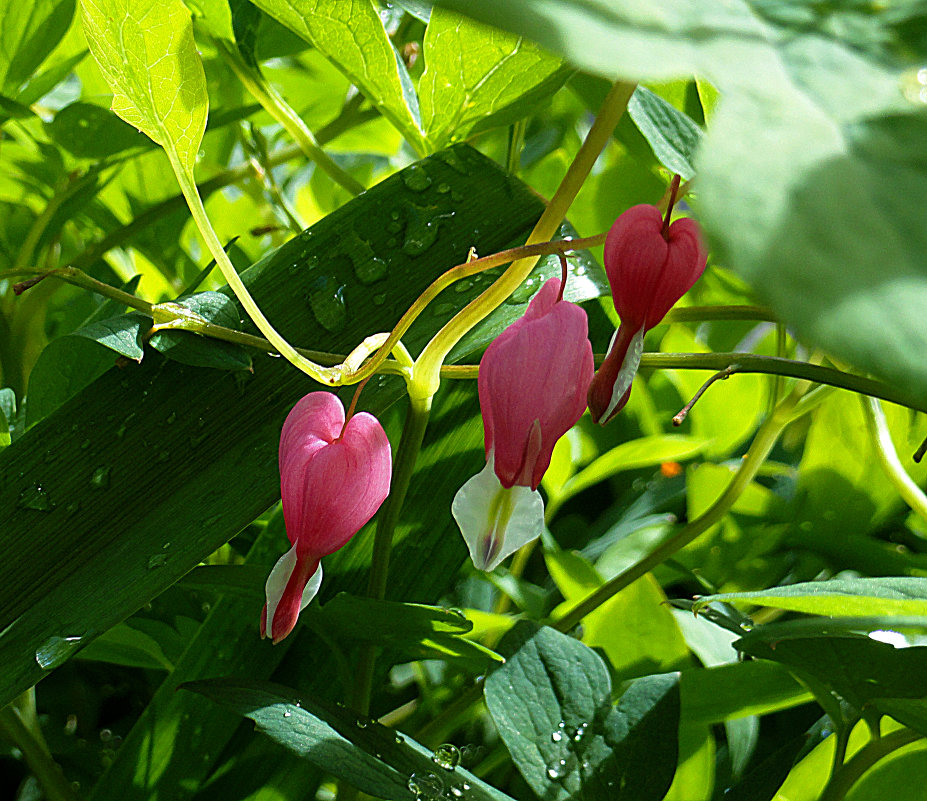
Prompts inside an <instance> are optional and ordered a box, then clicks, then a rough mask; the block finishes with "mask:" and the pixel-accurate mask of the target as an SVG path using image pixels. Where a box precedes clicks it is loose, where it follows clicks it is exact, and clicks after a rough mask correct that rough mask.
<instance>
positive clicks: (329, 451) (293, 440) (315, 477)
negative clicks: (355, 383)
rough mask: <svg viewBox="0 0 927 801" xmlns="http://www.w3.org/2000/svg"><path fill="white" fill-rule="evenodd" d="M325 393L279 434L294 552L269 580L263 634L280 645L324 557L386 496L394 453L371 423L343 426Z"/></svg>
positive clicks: (355, 419) (314, 586) (307, 401)
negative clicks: (392, 453) (392, 454)
mask: <svg viewBox="0 0 927 801" xmlns="http://www.w3.org/2000/svg"><path fill="white" fill-rule="evenodd" d="M344 417H345V415H344V406H343V405H342V404H341V401H340V400H339V398H338V397H337V395H334V394H332V393H330V392H311V393H309V394H308V395H306V396H305V397H303V398H302V399H301V400H300V401H299V402H298V403H297V404H296V405H295V406H294V407H293V408H292V410H290V413H289V415H287V418H286V421H285V422H284V424H283V430H282V431H281V433H280V495H281V498H282V500H283V519H284V522H285V524H286V532H287V536H288V537H289V540H290V542H291V543H292V544H293V547H292V548H291V549H290V550H289V551H287V552H286V553H285V554H284V555H283V556H282V557H280V559H279V561H278V562H277V564H276V565H275V566H274V568H273V570H271V572H270V575H269V576H268V577H267V584H266V587H265V589H266V593H267V603H266V604H265V606H264V610H263V612H262V613H261V636H262V637H264V636H267V635H268V634H269V635H270V636H271V638H272V639H273V641H274V643H278V642H280V640H282V639H283V638H284V637H286V636H287V635H288V634H289V633H290V632H291V631H292V630H293V627H294V626H295V625H296V619H297V617H298V616H299V613H300V612H301V611H302V610H303V609H304V608H305V607H306V606H307V605H308V604H309V602H310V601H311V600H312V599H313V597H315V594H316V593H317V592H318V589H319V585H320V584H321V583H322V565H321V559H322V557H323V556H327V555H328V554H331V553H334V552H335V551H337V550H338V549H339V548H341V547H342V546H344V545H345V544H346V543H347V542H348V540H350V539H351V537H353V536H354V535H355V534H356V533H357V532H358V531H359V530H360V528H361V527H362V526H363V525H364V524H365V523H366V522H367V521H368V520H370V518H371V517H373V515H374V514H375V513H376V511H377V509H379V508H380V504H382V503H383V501H384V499H385V498H386V496H387V494H388V493H389V484H390V475H391V471H392V456H391V454H390V448H389V440H388V439H387V438H386V433H385V432H384V431H383V427H382V426H381V425H380V423H379V422H378V421H377V419H376V418H375V417H374V416H373V415H371V414H368V413H366V412H360V413H358V414H355V415H353V416H352V417H351V418H350V420H348V423H347V425H345V422H344Z"/></svg>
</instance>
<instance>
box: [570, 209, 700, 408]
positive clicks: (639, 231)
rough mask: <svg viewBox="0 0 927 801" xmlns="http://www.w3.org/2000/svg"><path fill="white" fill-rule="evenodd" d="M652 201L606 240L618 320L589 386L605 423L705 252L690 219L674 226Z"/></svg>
mask: <svg viewBox="0 0 927 801" xmlns="http://www.w3.org/2000/svg"><path fill="white" fill-rule="evenodd" d="M668 218H669V213H667V217H666V219H664V217H663V216H662V215H661V214H660V210H659V209H658V208H657V207H656V206H649V205H640V206H633V207H632V208H630V209H628V210H627V211H626V212H624V214H622V215H621V216H620V217H619V218H618V219H617V220H616V221H615V224H614V225H613V226H612V227H611V230H610V231H609V232H608V236H607V237H606V239H605V272H606V274H607V275H608V281H609V283H610V284H611V288H612V299H613V300H614V302H615V310H616V311H617V312H618V316H619V317H620V318H621V325H620V327H619V328H618V331H616V332H615V335H614V336H613V337H612V341H611V343H610V344H609V351H608V355H607V356H606V357H605V361H604V362H603V363H602V365H601V367H599V370H598V372H597V373H596V375H595V378H593V380H592V384H591V385H590V387H589V398H588V400H589V412H590V414H591V415H592V419H593V420H594V421H595V422H597V423H603V424H604V423H607V422H608V421H609V420H611V418H612V417H614V416H615V415H616V414H617V413H618V412H619V411H621V409H623V408H624V405H625V404H626V403H627V402H628V397H629V395H630V394H631V382H632V381H633V380H634V376H635V374H636V373H637V368H638V365H639V364H640V359H641V354H642V353H643V351H644V334H646V333H647V332H648V331H649V330H650V329H651V328H653V327H654V326H656V325H657V324H658V323H659V322H660V321H661V320H662V319H663V318H664V317H665V316H666V313H667V312H668V311H669V310H670V309H671V308H672V307H673V304H675V303H676V301H678V300H679V299H680V298H681V297H682V296H683V295H684V294H685V293H686V292H688V291H689V289H690V288H691V286H692V285H693V284H694V283H695V282H696V281H697V280H698V278H699V276H700V275H701V274H702V273H703V272H704V270H705V261H706V259H707V254H706V252H705V248H704V246H703V245H702V242H701V238H700V236H699V231H698V226H697V225H696V223H695V222H694V221H693V220H690V219H686V218H682V219H679V220H676V221H675V222H674V223H673V224H672V225H667V222H668Z"/></svg>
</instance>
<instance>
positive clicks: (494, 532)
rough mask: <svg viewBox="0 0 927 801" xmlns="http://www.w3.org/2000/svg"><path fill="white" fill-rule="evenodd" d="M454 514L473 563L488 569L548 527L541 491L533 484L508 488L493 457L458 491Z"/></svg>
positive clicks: (481, 568) (495, 565)
mask: <svg viewBox="0 0 927 801" xmlns="http://www.w3.org/2000/svg"><path fill="white" fill-rule="evenodd" d="M451 514H453V515H454V519H455V520H456V521H457V525H458V526H459V527H460V531H461V533H462V534H463V538H464V542H466V543H467V548H469V550H470V558H471V559H472V560H473V565H474V566H475V567H476V568H477V569H478V570H485V571H487V572H489V571H492V570H495V568H496V567H498V566H499V564H500V563H501V562H502V560H503V559H505V558H506V557H507V556H509V555H511V554H513V553H514V552H515V551H517V550H518V549H519V548H521V547H522V546H523V545H525V544H526V543H529V542H531V540H533V539H536V538H537V537H539V536H540V535H541V531H542V530H543V528H544V501H543V499H542V498H541V494H540V493H539V492H538V491H537V490H532V489H530V488H529V487H521V486H514V487H511V488H510V489H505V487H503V486H502V484H500V483H499V479H498V477H497V476H496V472H495V470H494V469H493V460H492V457H490V459H489V461H488V462H487V463H486V467H485V468H483V470H481V471H480V472H479V473H477V474H476V475H475V476H473V478H471V479H470V480H468V481H467V482H466V483H465V484H464V485H463V486H462V487H461V488H460V489H459V490H458V491H457V495H455V496H454V503H453V504H452V505H451Z"/></svg>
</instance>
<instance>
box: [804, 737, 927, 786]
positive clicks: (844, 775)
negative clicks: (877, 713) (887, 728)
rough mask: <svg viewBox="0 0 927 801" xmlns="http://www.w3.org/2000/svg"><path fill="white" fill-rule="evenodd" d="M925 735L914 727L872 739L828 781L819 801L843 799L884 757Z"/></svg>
mask: <svg viewBox="0 0 927 801" xmlns="http://www.w3.org/2000/svg"><path fill="white" fill-rule="evenodd" d="M922 736H923V735H921V734H920V733H919V732H916V731H914V730H912V729H899V730H898V731H893V732H892V733H891V734H886V735H885V736H884V737H880V738H878V739H873V740H870V741H869V742H868V743H867V744H866V745H864V746H863V747H862V748H860V749H859V751H857V752H856V753H855V754H854V755H853V757H852V758H851V759H850V760H849V761H848V762H846V763H845V764H844V765H843V766H842V767H841V768H839V769H838V770H836V771H835V772H834V774H833V775H832V776H831V777H830V781H828V782H827V786H826V787H825V788H824V792H823V793H821V797H820V799H819V801H843V798H844V797H845V796H846V794H847V793H848V792H849V791H850V788H851V787H852V786H853V785H854V784H856V782H857V781H859V779H860V778H861V777H862V775H863V774H864V773H865V772H866V771H867V770H869V769H870V768H871V767H872V766H873V765H875V764H876V762H878V761H879V760H880V759H882V758H883V757H886V756H888V755H889V754H890V753H892V752H893V751H897V750H898V749H899V748H904V746H906V745H910V744H911V743H913V742H917V741H918V740H919V739H921V737H922Z"/></svg>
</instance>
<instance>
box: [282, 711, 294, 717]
mask: <svg viewBox="0 0 927 801" xmlns="http://www.w3.org/2000/svg"><path fill="white" fill-rule="evenodd" d="M283 717H285V718H291V717H293V713H292V712H284V713H283Z"/></svg>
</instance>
